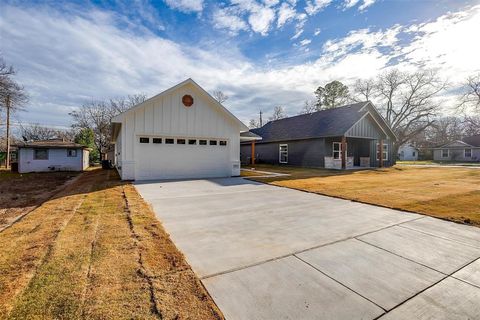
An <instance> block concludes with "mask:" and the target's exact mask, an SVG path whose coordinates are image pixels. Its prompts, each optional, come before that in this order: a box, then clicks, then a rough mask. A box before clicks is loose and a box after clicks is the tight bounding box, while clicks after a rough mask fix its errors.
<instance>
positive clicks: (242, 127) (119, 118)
mask: <svg viewBox="0 0 480 320" xmlns="http://www.w3.org/2000/svg"><path fill="white" fill-rule="evenodd" d="M188 84H191V85H193V86H195V87H196V88H197V89H198V90H199V91H200V92H201V93H203V94H204V95H205V96H206V97H207V98H208V99H209V100H210V101H211V102H212V103H213V104H214V105H216V106H217V107H219V108H220V109H219V110H220V111H221V112H224V113H225V114H226V115H227V117H229V118H231V119H232V120H233V121H234V122H236V123H238V124H239V126H240V131H248V127H247V126H246V125H245V124H244V123H243V122H242V121H240V120H239V119H238V118H237V117H235V116H234V115H233V114H232V113H231V112H230V111H229V110H228V109H227V108H225V106H223V105H222V104H221V103H220V102H218V101H217V100H216V99H215V98H214V97H212V96H211V95H210V94H209V93H208V92H207V91H205V90H204V89H203V88H202V87H201V86H200V85H199V84H198V83H196V82H195V81H193V79H192V78H188V79H187V80H185V81H182V82H180V83H179V84H177V85H175V86H173V87H171V88H169V89H167V90H165V91H163V92H161V93H159V94H157V95H155V96H153V97H151V98H149V99H147V100H145V101H144V102H142V103H139V104H137V105H136V106H134V107H132V108H130V109H128V110H126V111H124V112H122V113H120V114H119V115H117V116H115V117H114V118H113V119H112V122H113V123H121V122H122V119H123V117H124V116H125V114H126V113H128V112H132V111H134V110H136V109H138V108H142V107H144V106H145V105H146V104H147V103H148V102H150V101H151V100H153V99H156V98H158V97H161V96H164V95H167V94H169V93H171V92H172V91H174V90H177V89H178V88H180V87H183V86H186V85H188Z"/></svg>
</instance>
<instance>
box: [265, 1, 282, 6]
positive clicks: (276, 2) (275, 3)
mask: <svg viewBox="0 0 480 320" xmlns="http://www.w3.org/2000/svg"><path fill="white" fill-rule="evenodd" d="M279 2H280V0H263V3H264V4H265V5H266V6H267V7H274V6H276V5H277V4H278V3H279Z"/></svg>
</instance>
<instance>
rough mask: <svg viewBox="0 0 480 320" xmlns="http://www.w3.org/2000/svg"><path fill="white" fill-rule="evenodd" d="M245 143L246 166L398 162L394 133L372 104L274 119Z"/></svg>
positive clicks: (349, 165)
mask: <svg viewBox="0 0 480 320" xmlns="http://www.w3.org/2000/svg"><path fill="white" fill-rule="evenodd" d="M250 131H251V132H252V133H254V134H256V135H258V136H260V137H261V140H256V141H255V140H254V141H251V142H242V144H241V161H242V163H244V164H247V163H252V162H255V161H257V162H262V163H270V164H278V165H283V164H286V165H296V166H306V167H323V168H331V169H342V168H343V169H351V168H354V167H379V166H391V165H393V164H395V159H396V155H395V154H394V153H393V143H394V142H395V141H396V136H395V134H394V133H393V132H392V130H391V128H390V127H389V125H388V124H387V123H386V122H385V120H384V119H383V118H382V116H381V115H380V114H379V113H378V111H377V110H376V109H375V107H374V106H373V104H372V103H371V102H360V103H355V104H350V105H346V106H343V107H339V108H334V109H328V110H322V111H318V112H314V113H311V114H304V115H298V116H294V117H290V118H285V119H280V120H275V121H270V122H268V123H267V124H265V125H264V126H263V127H261V128H258V129H252V130H250Z"/></svg>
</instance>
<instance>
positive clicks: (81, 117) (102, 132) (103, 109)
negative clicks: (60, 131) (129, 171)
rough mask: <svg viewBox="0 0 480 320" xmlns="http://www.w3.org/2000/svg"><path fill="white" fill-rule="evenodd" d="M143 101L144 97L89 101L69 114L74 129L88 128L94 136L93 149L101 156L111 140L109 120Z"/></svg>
mask: <svg viewBox="0 0 480 320" xmlns="http://www.w3.org/2000/svg"><path fill="white" fill-rule="evenodd" d="M143 101H145V95H132V96H127V97H125V98H116V99H110V100H109V101H91V102H89V103H85V104H84V105H82V106H81V107H80V108H79V109H78V110H75V111H73V112H71V113H70V115H71V116H72V118H73V125H72V127H73V128H74V129H84V128H90V129H92V130H93V133H94V135H95V139H94V142H95V147H96V148H97V150H98V152H99V153H100V154H101V155H103V154H104V153H105V152H106V151H107V149H108V147H109V145H110V140H111V123H110V122H111V120H112V118H113V117H114V116H116V115H117V114H119V113H121V112H123V111H125V110H127V109H129V108H131V107H133V106H135V105H136V104H138V103H141V102H143Z"/></svg>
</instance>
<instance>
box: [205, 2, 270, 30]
mask: <svg viewBox="0 0 480 320" xmlns="http://www.w3.org/2000/svg"><path fill="white" fill-rule="evenodd" d="M266 2H267V3H266V4H261V3H258V2H257V1H255V0H231V1H230V5H229V6H226V7H224V8H222V9H217V11H216V14H217V18H220V20H221V21H218V19H214V27H216V28H227V29H230V30H232V29H233V31H235V30H237V29H238V30H243V29H244V25H243V23H241V22H240V21H244V23H248V26H249V28H250V29H251V30H252V31H253V32H256V33H259V34H261V35H263V36H266V35H267V34H268V32H269V31H270V30H271V26H272V24H273V22H274V21H275V8H272V7H271V6H273V5H275V3H276V2H275V1H266ZM235 17H236V18H235ZM214 18H215V17H214ZM229 20H231V21H233V22H234V23H235V26H234V27H233V28H229V27H227V26H225V22H228V21H229Z"/></svg>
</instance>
